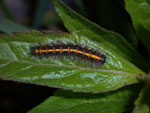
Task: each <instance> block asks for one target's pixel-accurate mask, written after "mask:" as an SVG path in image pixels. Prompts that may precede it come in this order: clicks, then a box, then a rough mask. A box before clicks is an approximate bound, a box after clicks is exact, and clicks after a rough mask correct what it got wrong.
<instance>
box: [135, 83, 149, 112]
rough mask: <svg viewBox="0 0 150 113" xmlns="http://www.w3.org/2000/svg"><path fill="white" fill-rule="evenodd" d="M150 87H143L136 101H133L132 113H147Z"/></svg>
mask: <svg viewBox="0 0 150 113" xmlns="http://www.w3.org/2000/svg"><path fill="white" fill-rule="evenodd" d="M149 96H150V86H145V87H144V88H143V89H142V91H141V92H140V95H139V97H138V99H137V100H136V101H135V108H134V110H133V113H149V111H150V98H149Z"/></svg>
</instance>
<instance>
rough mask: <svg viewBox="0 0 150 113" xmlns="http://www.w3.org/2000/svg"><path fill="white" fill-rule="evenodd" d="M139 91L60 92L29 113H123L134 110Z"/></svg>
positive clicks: (133, 88) (134, 89)
mask: <svg viewBox="0 0 150 113" xmlns="http://www.w3.org/2000/svg"><path fill="white" fill-rule="evenodd" d="M138 90H139V88H138ZM138 90H137V87H135V86H130V87H126V88H123V89H120V90H117V91H115V92H109V93H103V94H84V93H73V92H71V91H62V90H58V91H57V92H56V93H55V95H54V96H52V97H49V98H48V99H46V100H45V101H44V102H43V103H41V104H40V105H38V106H37V107H35V108H33V109H32V110H31V111H29V112H28V113H60V112H61V113H123V112H127V111H129V110H131V109H132V107H133V102H134V100H135V98H136V97H137V92H138Z"/></svg>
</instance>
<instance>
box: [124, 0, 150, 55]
mask: <svg viewBox="0 0 150 113" xmlns="http://www.w3.org/2000/svg"><path fill="white" fill-rule="evenodd" d="M125 2H126V9H127V11H128V12H129V14H130V16H131V18H132V21H133V25H134V28H135V30H136V33H137V35H138V37H139V39H140V40H141V41H142V42H143V44H144V45H145V47H147V49H148V50H149V52H150V46H149V44H150V2H149V0H125Z"/></svg>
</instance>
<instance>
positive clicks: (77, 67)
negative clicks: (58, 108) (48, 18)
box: [0, 31, 145, 93]
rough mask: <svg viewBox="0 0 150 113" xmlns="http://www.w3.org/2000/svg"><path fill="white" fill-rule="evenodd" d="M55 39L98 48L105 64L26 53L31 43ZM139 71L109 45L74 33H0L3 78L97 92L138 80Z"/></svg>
mask: <svg viewBox="0 0 150 113" xmlns="http://www.w3.org/2000/svg"><path fill="white" fill-rule="evenodd" d="M56 40H59V41H62V42H64V43H65V42H66V43H67V42H74V43H76V44H78V43H80V44H83V45H87V46H88V47H89V48H94V49H95V50H98V51H101V52H102V53H103V54H104V55H106V63H105V64H104V65H103V66H101V67H100V66H94V65H92V64H88V62H87V63H86V62H81V61H80V59H79V60H71V59H70V58H69V57H67V58H64V59H63V58H57V57H56V58H53V59H46V58H42V59H39V58H35V57H31V56H30V55H29V52H30V47H31V46H33V45H37V44H47V43H49V42H51V41H56ZM140 74H142V75H143V76H145V74H144V73H143V72H142V71H141V70H139V69H138V68H137V67H135V66H134V65H133V64H131V63H130V62H129V61H127V60H126V59H124V58H122V57H121V56H119V55H118V54H116V53H115V52H114V51H112V50H111V48H110V47H105V46H104V45H103V44H102V43H97V42H94V41H92V40H90V39H88V38H86V37H84V36H81V35H77V34H75V33H74V34H66V33H60V34H57V33H46V32H45V34H43V33H41V32H37V31H31V32H25V33H23V32H22V33H17V34H16V36H8V35H1V36H0V78H3V79H7V80H15V81H22V82H26V83H34V84H40V85H47V86H51V87H57V88H64V89H71V90H74V91H80V92H93V93H97V92H105V91H110V90H115V89H118V88H120V87H123V86H125V85H129V84H133V83H137V82H138V80H137V77H139V75H140Z"/></svg>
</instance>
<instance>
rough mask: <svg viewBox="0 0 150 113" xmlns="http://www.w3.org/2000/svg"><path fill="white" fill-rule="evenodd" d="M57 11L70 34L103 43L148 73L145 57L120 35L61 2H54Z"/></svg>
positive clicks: (54, 0) (55, 0)
mask: <svg viewBox="0 0 150 113" xmlns="http://www.w3.org/2000/svg"><path fill="white" fill-rule="evenodd" d="M52 1H53V3H54V5H55V8H56V11H57V12H58V14H59V16H60V18H61V19H62V20H63V22H64V25H65V26H66V28H67V29H68V30H69V31H70V32H78V33H79V34H82V35H85V36H86V37H89V38H90V39H92V40H94V41H97V42H100V43H103V44H104V45H105V46H107V47H110V48H111V49H112V50H114V51H115V52H116V53H118V54H119V55H121V56H123V57H124V58H126V59H127V60H129V61H130V62H132V63H134V64H136V65H137V66H139V67H140V68H141V69H144V70H146V71H147V67H148V66H147V65H146V63H145V60H144V59H143V57H142V56H141V55H140V54H139V53H138V52H137V51H136V50H135V49H134V48H133V47H132V46H131V45H130V44H129V43H128V42H127V41H126V40H125V39H124V38H123V37H122V36H121V35H119V34H117V33H114V32H111V31H108V30H105V29H103V28H101V27H99V26H98V25H96V24H95V23H92V22H91V21H89V20H87V19H86V18H84V17H82V16H81V15H79V14H78V13H76V12H74V11H73V10H71V9H70V8H69V7H67V6H66V5H65V4H63V3H62V2H61V1H59V0H52Z"/></svg>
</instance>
